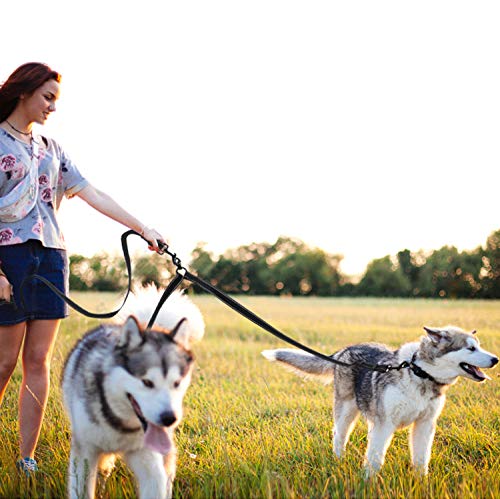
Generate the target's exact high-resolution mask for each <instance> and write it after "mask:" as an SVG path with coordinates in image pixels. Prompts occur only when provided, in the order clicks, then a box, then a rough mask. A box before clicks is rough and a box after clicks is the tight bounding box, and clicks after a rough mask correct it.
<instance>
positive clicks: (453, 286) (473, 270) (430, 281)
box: [417, 246, 482, 298]
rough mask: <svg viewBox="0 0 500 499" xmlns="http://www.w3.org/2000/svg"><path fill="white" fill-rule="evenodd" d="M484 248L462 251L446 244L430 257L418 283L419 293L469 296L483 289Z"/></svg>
mask: <svg viewBox="0 0 500 499" xmlns="http://www.w3.org/2000/svg"><path fill="white" fill-rule="evenodd" d="M481 267H482V255H481V250H480V249H478V250H476V251H473V252H466V251H464V252H462V253H460V252H459V251H458V250H457V248H455V247H454V246H443V247H442V248H440V249H438V250H435V251H433V252H432V253H431V255H429V256H428V258H427V260H426V262H425V264H424V265H423V266H422V267H421V269H420V272H419V277H418V282H417V289H418V296H423V297H431V298H439V297H440V298H443V297H449V298H467V297H473V296H476V295H477V294H478V293H479V292H480V289H481V284H480V272H481Z"/></svg>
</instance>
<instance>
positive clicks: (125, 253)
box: [20, 230, 137, 319]
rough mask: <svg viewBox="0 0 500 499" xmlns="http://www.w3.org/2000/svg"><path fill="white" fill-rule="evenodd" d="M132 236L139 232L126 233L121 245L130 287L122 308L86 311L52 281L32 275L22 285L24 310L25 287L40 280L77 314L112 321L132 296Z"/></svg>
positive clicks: (123, 235) (128, 286)
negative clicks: (130, 247)
mask: <svg viewBox="0 0 500 499" xmlns="http://www.w3.org/2000/svg"><path fill="white" fill-rule="evenodd" d="M131 234H137V232H134V231H133V230H130V231H128V232H125V233H124V234H122V236H121V243H122V251H123V258H124V259H125V265H126V266H127V276H128V285H127V292H126V293H125V297H124V298H123V302H122V304H121V305H120V307H119V308H118V309H116V310H113V311H112V312H105V313H96V312H90V311H88V310H85V309H84V308H83V307H82V306H80V305H78V303H76V302H74V301H73V300H71V298H69V297H68V296H66V295H65V294H64V293H63V292H62V291H60V290H59V289H57V288H56V287H55V286H54V285H53V284H52V283H51V282H50V281H48V280H47V279H45V277H42V276H41V275H38V274H32V275H29V276H26V277H25V278H24V280H23V282H22V283H21V289H20V295H21V302H22V306H23V308H26V301H25V299H24V287H25V286H26V284H27V283H28V281H30V280H38V281H40V282H42V283H43V284H45V285H46V286H47V287H48V288H49V289H50V290H51V291H52V292H53V293H54V294H56V295H57V296H58V297H59V298H61V300H63V301H65V302H66V303H67V304H68V305H69V306H70V307H72V308H74V309H75V310H76V311H77V312H80V313H81V314H83V315H85V316H86V317H92V318H94V319H110V318H111V317H114V316H115V315H116V314H117V313H118V312H120V310H121V309H122V308H123V306H124V305H125V302H126V301H127V298H128V296H129V294H130V291H131V289H132V265H131V263H130V254H129V251H128V245H127V238H128V237H129V236H130V235H131Z"/></svg>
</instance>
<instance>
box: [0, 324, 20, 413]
mask: <svg viewBox="0 0 500 499" xmlns="http://www.w3.org/2000/svg"><path fill="white" fill-rule="evenodd" d="M25 329H26V322H22V323H20V324H14V325H12V326H0V352H1V353H0V405H2V400H3V396H4V393H5V389H6V388H7V385H8V384H9V380H10V377H11V375H12V373H13V371H14V369H15V367H16V363H17V358H18V356H19V350H20V349H21V345H22V343H23V338H24V331H25Z"/></svg>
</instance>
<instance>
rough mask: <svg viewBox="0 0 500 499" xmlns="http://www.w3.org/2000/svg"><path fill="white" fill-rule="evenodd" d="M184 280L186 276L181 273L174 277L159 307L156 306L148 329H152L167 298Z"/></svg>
mask: <svg viewBox="0 0 500 499" xmlns="http://www.w3.org/2000/svg"><path fill="white" fill-rule="evenodd" d="M183 280H184V276H183V275H182V274H180V273H179V272H177V275H176V276H175V277H174V279H172V280H171V281H170V283H169V284H168V286H167V287H166V289H165V291H164V292H163V294H162V295H161V298H160V301H159V302H158V305H156V308H155V311H154V312H153V315H152V316H151V319H149V322H148V327H147V329H151V328H152V327H153V324H154V323H155V321H156V317H158V313H159V312H160V309H161V307H163V304H164V303H165V302H166V301H167V298H168V297H169V296H170V295H171V294H172V293H173V292H174V291H175V290H176V289H177V287H178V286H179V284H180V283H181V282H182V281H183Z"/></svg>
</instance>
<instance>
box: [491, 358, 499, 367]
mask: <svg viewBox="0 0 500 499" xmlns="http://www.w3.org/2000/svg"><path fill="white" fill-rule="evenodd" d="M497 364H498V357H493V358H492V359H491V367H493V366H496V365H497Z"/></svg>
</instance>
